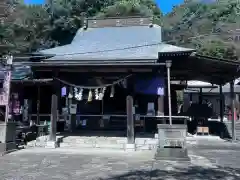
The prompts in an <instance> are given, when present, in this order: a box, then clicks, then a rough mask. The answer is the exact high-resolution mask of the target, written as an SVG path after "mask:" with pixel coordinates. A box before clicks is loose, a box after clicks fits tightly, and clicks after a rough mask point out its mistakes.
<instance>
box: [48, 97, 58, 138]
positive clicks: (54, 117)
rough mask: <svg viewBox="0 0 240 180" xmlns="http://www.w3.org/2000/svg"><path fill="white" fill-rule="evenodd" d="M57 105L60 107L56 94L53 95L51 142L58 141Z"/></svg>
mask: <svg viewBox="0 0 240 180" xmlns="http://www.w3.org/2000/svg"><path fill="white" fill-rule="evenodd" d="M57 105H58V97H57V95H56V94H53V95H52V105H51V125H50V137H49V140H50V141H56V133H57V116H58V115H57V111H58V110H57Z"/></svg>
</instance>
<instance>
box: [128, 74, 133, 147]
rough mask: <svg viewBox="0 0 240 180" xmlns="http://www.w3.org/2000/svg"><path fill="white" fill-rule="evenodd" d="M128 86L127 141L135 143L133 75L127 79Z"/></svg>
mask: <svg viewBox="0 0 240 180" xmlns="http://www.w3.org/2000/svg"><path fill="white" fill-rule="evenodd" d="M127 88H128V96H127V98H126V112H127V143H128V144H134V143H135V132H134V129H135V127H134V125H135V121H134V114H133V102H134V99H133V96H134V82H133V77H130V78H129V79H127Z"/></svg>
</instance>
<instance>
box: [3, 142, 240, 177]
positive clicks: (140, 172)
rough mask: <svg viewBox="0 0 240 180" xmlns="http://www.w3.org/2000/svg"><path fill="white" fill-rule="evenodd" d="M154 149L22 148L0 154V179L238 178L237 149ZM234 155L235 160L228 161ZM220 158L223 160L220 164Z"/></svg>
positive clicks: (239, 170) (239, 171)
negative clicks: (179, 152)
mask: <svg viewBox="0 0 240 180" xmlns="http://www.w3.org/2000/svg"><path fill="white" fill-rule="evenodd" d="M223 149H224V148H223ZM233 152H234V153H233ZM154 153H155V152H154V151H142V152H124V151H117V150H114V151H113V150H112V151H110V150H109V151H106V150H105V151H103V150H101V151H100V150H86V149H85V150H79V149H64V148H59V149H38V148H33V149H25V150H21V151H17V152H14V153H11V154H8V155H5V156H3V157H0V179H1V180H50V179H51V180H97V179H98V180H120V179H122V180H130V179H131V180H176V179H178V180H204V179H206V180H207V179H211V180H217V179H218V180H225V179H226V180H240V169H238V168H239V167H240V159H239V160H236V159H235V157H234V156H235V155H237V156H238V157H239V155H238V154H239V153H238V152H237V151H231V152H229V150H221V151H220V150H215V149H212V150H211V151H210V150H209V149H208V150H203V149H197V147H194V146H193V147H192V148H190V149H189V155H190V157H191V162H177V161H173V162H168V161H155V160H154V159H153V157H154ZM232 153H233V154H232ZM224 156H226V157H224ZM233 159H235V160H236V161H235V162H234V163H233V164H231V162H232V161H233ZM223 162H224V163H225V164H221V163H223Z"/></svg>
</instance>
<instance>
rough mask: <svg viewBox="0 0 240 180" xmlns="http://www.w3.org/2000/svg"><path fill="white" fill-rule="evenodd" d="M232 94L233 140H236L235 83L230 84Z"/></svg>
mask: <svg viewBox="0 0 240 180" xmlns="http://www.w3.org/2000/svg"><path fill="white" fill-rule="evenodd" d="M230 94H231V113H232V119H231V120H232V140H233V141H235V140H236V133H235V93H234V82H233V81H231V82H230Z"/></svg>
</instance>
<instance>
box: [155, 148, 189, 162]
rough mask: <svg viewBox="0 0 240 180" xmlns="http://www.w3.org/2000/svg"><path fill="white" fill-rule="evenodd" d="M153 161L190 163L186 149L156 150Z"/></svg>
mask: <svg viewBox="0 0 240 180" xmlns="http://www.w3.org/2000/svg"><path fill="white" fill-rule="evenodd" d="M155 159H156V160H167V161H190V158H189V156H188V152H187V149H181V148H158V149H157V152H156V154H155Z"/></svg>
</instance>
